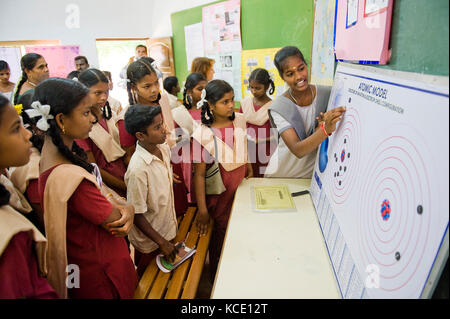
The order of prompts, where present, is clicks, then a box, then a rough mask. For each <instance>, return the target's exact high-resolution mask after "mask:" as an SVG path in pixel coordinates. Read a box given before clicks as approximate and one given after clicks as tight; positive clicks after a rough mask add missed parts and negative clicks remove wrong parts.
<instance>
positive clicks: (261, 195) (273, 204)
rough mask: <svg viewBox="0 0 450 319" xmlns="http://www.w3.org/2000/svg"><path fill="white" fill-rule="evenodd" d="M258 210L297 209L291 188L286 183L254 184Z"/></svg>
mask: <svg viewBox="0 0 450 319" xmlns="http://www.w3.org/2000/svg"><path fill="white" fill-rule="evenodd" d="M254 198H255V208H256V210H260V211H264V210H266V211H267V210H270V211H273V210H275V211H276V210H292V209H295V204H294V201H293V200H292V196H291V193H290V192H289V188H288V187H287V186H286V185H273V186H254Z"/></svg>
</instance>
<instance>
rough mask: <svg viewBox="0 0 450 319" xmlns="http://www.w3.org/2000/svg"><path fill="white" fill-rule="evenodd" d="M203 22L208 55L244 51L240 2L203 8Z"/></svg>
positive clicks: (232, 1) (205, 47) (235, 0)
mask: <svg viewBox="0 0 450 319" xmlns="http://www.w3.org/2000/svg"><path fill="white" fill-rule="evenodd" d="M202 22H203V41H204V50H205V54H206V55H211V54H217V53H224V52H234V51H241V50H242V44H241V1H240V0H229V1H225V2H220V3H218V4H214V5H210V6H207V7H203V9H202Z"/></svg>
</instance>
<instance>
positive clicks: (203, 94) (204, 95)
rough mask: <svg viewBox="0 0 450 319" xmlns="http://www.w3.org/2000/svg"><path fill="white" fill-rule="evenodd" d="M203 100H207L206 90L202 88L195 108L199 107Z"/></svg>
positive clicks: (203, 102)
mask: <svg viewBox="0 0 450 319" xmlns="http://www.w3.org/2000/svg"><path fill="white" fill-rule="evenodd" d="M205 102H208V101H207V100H206V90H205V89H203V90H202V95H201V96H200V101H198V103H197V109H201V108H202V106H203V104H205Z"/></svg>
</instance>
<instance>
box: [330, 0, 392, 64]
mask: <svg viewBox="0 0 450 319" xmlns="http://www.w3.org/2000/svg"><path fill="white" fill-rule="evenodd" d="M393 2H394V1H393V0H371V1H369V0H359V1H357V0H339V1H336V21H335V37H334V38H335V40H334V41H335V42H334V51H335V55H336V59H337V60H339V61H352V62H356V63H360V64H387V63H388V62H389V59H390V50H389V38H390V32H391V20H392V9H393Z"/></svg>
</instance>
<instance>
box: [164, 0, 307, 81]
mask: <svg viewBox="0 0 450 319" xmlns="http://www.w3.org/2000/svg"><path fill="white" fill-rule="evenodd" d="M219 2H222V1H216V2H212V3H210V4H207V5H204V6H198V7H194V8H191V9H188V10H184V11H179V12H175V13H173V14H172V15H171V22H172V33H173V47H174V49H173V51H174V60H175V73H176V76H177V77H178V80H179V81H180V82H181V83H182V82H183V81H184V80H185V79H186V77H187V76H188V75H189V73H188V66H187V62H186V48H185V37H184V27H185V26H187V25H191V24H194V23H198V22H201V21H202V8H203V7H205V6H208V5H211V4H214V3H219ZM313 21H314V1H313V0H277V1H274V0H241V37H242V49H243V50H253V49H266V48H279V47H283V46H286V45H294V46H297V47H298V48H299V49H300V50H301V51H302V53H303V55H304V56H305V59H306V60H307V62H309V61H311V48H312V30H313ZM189 67H190V66H189Z"/></svg>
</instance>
